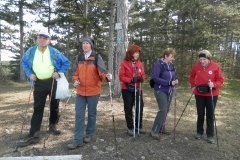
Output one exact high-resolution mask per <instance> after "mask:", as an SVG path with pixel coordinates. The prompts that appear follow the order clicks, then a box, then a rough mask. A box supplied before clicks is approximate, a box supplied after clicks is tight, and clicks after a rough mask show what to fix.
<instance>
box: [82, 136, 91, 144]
mask: <svg viewBox="0 0 240 160" xmlns="http://www.w3.org/2000/svg"><path fill="white" fill-rule="evenodd" d="M91 140H92V137H84V138H83V142H84V143H89V142H90V141H91Z"/></svg>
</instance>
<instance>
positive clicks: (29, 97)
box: [13, 82, 34, 152]
mask: <svg viewBox="0 0 240 160" xmlns="http://www.w3.org/2000/svg"><path fill="white" fill-rule="evenodd" d="M33 86H34V82H32V85H31V90H30V93H29V96H28V102H27V107H26V109H25V112H24V116H23V117H22V118H23V122H22V126H21V131H20V134H19V140H20V139H21V135H22V130H23V125H24V123H25V122H26V120H27V111H28V108H29V103H30V99H31V95H32V92H33ZM18 147H19V146H18V144H17V146H16V148H15V150H14V151H13V152H17V151H18Z"/></svg>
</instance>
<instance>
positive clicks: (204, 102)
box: [195, 95, 218, 137]
mask: <svg viewBox="0 0 240 160" xmlns="http://www.w3.org/2000/svg"><path fill="white" fill-rule="evenodd" d="M195 99H196V105H197V114H198V118H197V133H200V134H203V132H204V129H203V124H204V116H205V110H206V121H207V130H206V134H207V136H208V137H213V136H214V110H215V108H216V104H217V99H218V96H213V100H212V97H211V96H198V95H195ZM212 103H213V104H212ZM213 105H214V108H213Z"/></svg>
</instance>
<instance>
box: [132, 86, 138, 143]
mask: <svg viewBox="0 0 240 160" xmlns="http://www.w3.org/2000/svg"><path fill="white" fill-rule="evenodd" d="M136 90H137V84H136V82H135V83H134V116H133V138H135V129H136V124H135V123H136V120H135V118H136V107H137V106H136V102H137V100H136V94H137V93H136V92H137V91H136Z"/></svg>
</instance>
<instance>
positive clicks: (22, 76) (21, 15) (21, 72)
mask: <svg viewBox="0 0 240 160" xmlns="http://www.w3.org/2000/svg"><path fill="white" fill-rule="evenodd" d="M23 3H24V0H21V1H19V26H20V57H21V58H22V57H23V53H24V49H23V37H24V33H23V27H24V22H23ZM21 58H20V61H21ZM19 64H20V81H21V82H23V81H25V80H26V77H25V73H24V71H23V67H22V63H21V62H20V63H19Z"/></svg>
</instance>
